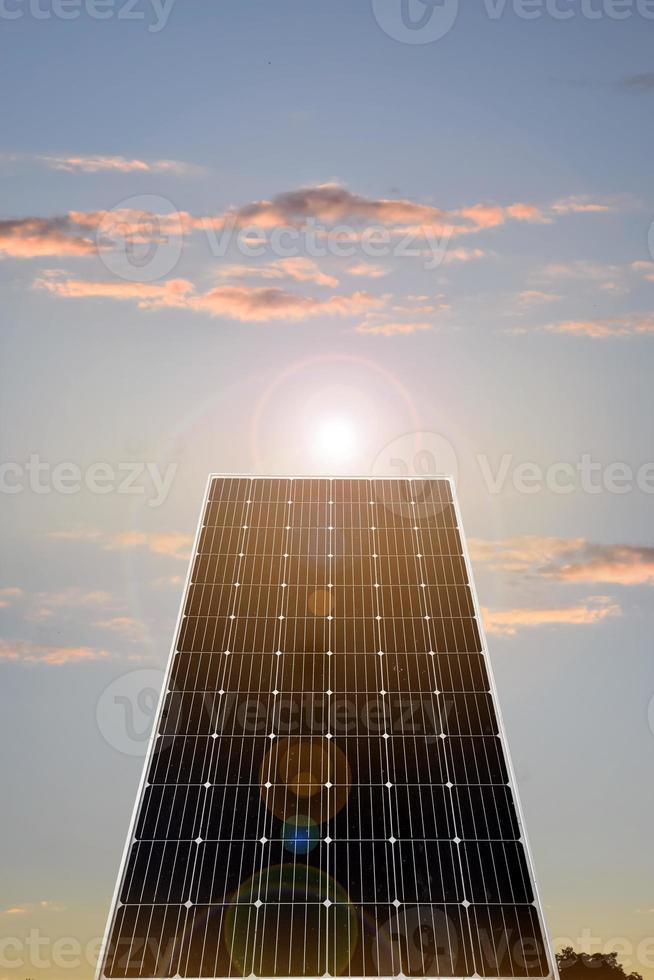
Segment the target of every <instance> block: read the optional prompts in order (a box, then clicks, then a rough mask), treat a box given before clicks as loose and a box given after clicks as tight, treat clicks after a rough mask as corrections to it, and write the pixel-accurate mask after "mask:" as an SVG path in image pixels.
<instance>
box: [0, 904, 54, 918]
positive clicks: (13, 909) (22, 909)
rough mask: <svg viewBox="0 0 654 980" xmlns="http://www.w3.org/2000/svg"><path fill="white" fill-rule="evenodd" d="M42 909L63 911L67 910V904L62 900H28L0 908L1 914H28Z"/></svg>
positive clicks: (45, 910)
mask: <svg viewBox="0 0 654 980" xmlns="http://www.w3.org/2000/svg"><path fill="white" fill-rule="evenodd" d="M37 910H41V911H44V912H63V911H64V910H65V905H62V904H61V903H60V902H50V901H41V902H26V903H24V904H21V905H10V906H8V907H7V908H5V909H0V915H9V916H13V915H27V914H28V913H30V912H35V911H37Z"/></svg>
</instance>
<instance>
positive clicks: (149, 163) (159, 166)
mask: <svg viewBox="0 0 654 980" xmlns="http://www.w3.org/2000/svg"><path fill="white" fill-rule="evenodd" d="M38 159H39V160H40V161H41V162H42V163H44V164H45V165H46V166H47V167H49V168H50V169H52V170H65V171H67V172H68V173H87V174H97V173H104V172H107V171H112V170H113V171H116V172H118V173H123V174H128V173H173V174H179V175H183V174H190V173H193V172H194V171H195V170H199V169H200V168H197V167H195V166H194V165H192V164H187V163H181V162H180V161H179V160H138V159H133V160H130V159H128V158H127V157H124V156H119V155H96V156H81V155H71V156H62V157H55V156H42V157H39V158H38Z"/></svg>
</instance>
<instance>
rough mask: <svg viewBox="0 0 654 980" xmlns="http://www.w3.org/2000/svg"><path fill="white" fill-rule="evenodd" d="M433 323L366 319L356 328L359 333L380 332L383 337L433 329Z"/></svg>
mask: <svg viewBox="0 0 654 980" xmlns="http://www.w3.org/2000/svg"><path fill="white" fill-rule="evenodd" d="M433 327H434V324H433V323H419V322H413V323H411V322H393V321H391V322H388V323H377V322H376V321H369V320H364V321H363V323H360V324H359V325H358V327H357V328H356V330H357V333H369V334H378V335H380V336H382V337H393V336H397V335H398V334H411V333H418V332H420V331H423V330H433Z"/></svg>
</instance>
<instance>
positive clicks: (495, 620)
mask: <svg viewBox="0 0 654 980" xmlns="http://www.w3.org/2000/svg"><path fill="white" fill-rule="evenodd" d="M482 615H483V620H484V626H485V628H486V632H487V633H489V634H495V635H497V636H515V635H516V633H518V632H519V631H520V630H524V629H535V628H537V627H543V626H593V625H595V624H597V623H600V622H602V621H603V620H605V619H611V618H615V617H616V616H621V615H622V610H621V609H620V606H619V605H618V604H617V603H616V602H614V600H613V599H611V598H609V597H608V596H592V597H591V598H589V599H587V600H586V601H585V602H581V603H579V604H577V605H574V606H559V607H557V606H554V607H536V608H524V609H521V608H516V609H483V610H482Z"/></svg>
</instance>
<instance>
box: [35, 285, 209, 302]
mask: <svg viewBox="0 0 654 980" xmlns="http://www.w3.org/2000/svg"><path fill="white" fill-rule="evenodd" d="M34 286H35V288H36V289H44V290H46V291H47V292H49V293H54V294H55V295H56V296H64V297H66V298H68V299H98V298H103V299H119V300H134V301H135V302H136V303H137V305H138V306H139V307H140V308H141V309H150V308H152V307H155V306H173V307H177V306H180V305H183V303H184V297H186V296H187V295H188V294H189V293H192V292H193V284H192V283H190V282H188V280H186V279H169V280H168V281H167V282H165V283H163V284H162V285H156V284H154V283H147V282H97V281H96V282H93V281H90V280H87V279H57V278H54V277H43V278H41V279H37V280H36V281H35V283H34Z"/></svg>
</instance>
